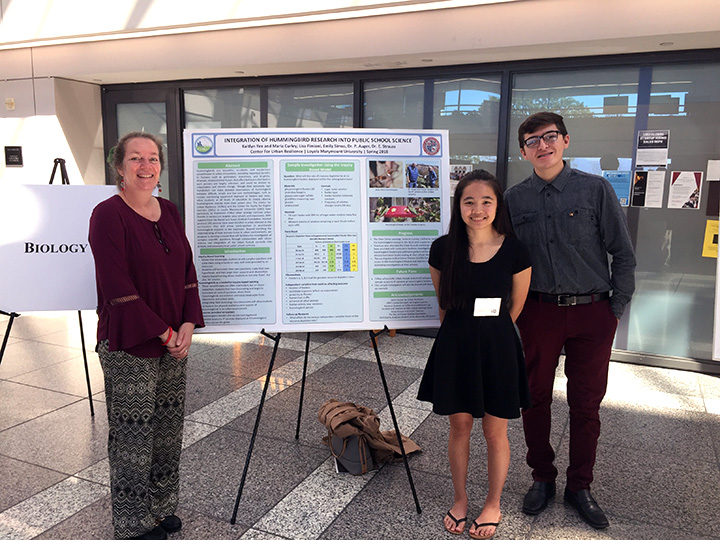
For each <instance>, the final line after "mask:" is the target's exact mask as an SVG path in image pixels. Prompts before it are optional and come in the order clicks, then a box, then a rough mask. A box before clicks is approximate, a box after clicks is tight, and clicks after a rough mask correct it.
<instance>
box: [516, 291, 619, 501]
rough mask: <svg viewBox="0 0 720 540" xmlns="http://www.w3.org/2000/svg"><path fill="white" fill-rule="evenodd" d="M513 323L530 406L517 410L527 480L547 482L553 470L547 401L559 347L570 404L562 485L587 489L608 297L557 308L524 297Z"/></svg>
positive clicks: (606, 354)
mask: <svg viewBox="0 0 720 540" xmlns="http://www.w3.org/2000/svg"><path fill="white" fill-rule="evenodd" d="M517 325H518V328H519V330H520V336H521V337H522V343H523V349H524V351H525V364H526V366H527V375H528V381H529V383H530V395H531V397H532V407H530V408H529V409H525V410H523V411H522V418H523V427H524V429H525V442H526V443H527V447H528V453H527V463H528V465H529V466H530V467H531V468H532V470H533V472H532V475H533V480H535V481H537V482H553V481H555V478H556V477H557V474H558V470H557V468H556V467H555V465H554V464H553V461H554V460H555V452H554V451H553V448H552V446H551V444H550V404H551V403H552V395H553V383H554V382H555V370H556V369H557V366H558V360H559V357H560V353H561V351H562V348H563V347H565V375H566V377H567V379H568V383H567V400H568V405H569V407H570V466H569V467H568V469H567V487H568V489H570V490H571V491H574V492H577V491H579V490H581V489H589V488H590V484H591V482H592V480H593V467H594V465H595V455H596V452H597V442H598V438H599V437H600V414H599V413H600V403H601V402H602V399H603V397H604V396H605V391H606V389H607V379H608V366H609V364H610V352H611V349H612V343H613V339H614V336H615V330H616V329H617V319H616V318H615V316H614V315H613V313H612V311H611V310H610V301H609V300H603V301H601V302H597V303H594V304H585V305H581V306H568V307H562V306H557V305H555V304H551V303H543V302H540V301H538V300H532V299H530V298H528V299H527V302H526V303H525V307H524V308H523V311H522V313H521V314H520V317H518V320H517Z"/></svg>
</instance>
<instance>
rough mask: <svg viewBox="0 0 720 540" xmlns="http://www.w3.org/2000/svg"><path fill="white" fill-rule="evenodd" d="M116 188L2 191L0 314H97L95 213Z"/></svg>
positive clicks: (44, 187)
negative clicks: (92, 246)
mask: <svg viewBox="0 0 720 540" xmlns="http://www.w3.org/2000/svg"><path fill="white" fill-rule="evenodd" d="M116 193H117V188H116V187H115V186H86V185H62V184H56V185H47V184H45V185H6V186H0V231H2V238H1V239H0V283H2V285H3V286H2V287H0V309H2V310H3V311H5V312H10V311H16V312H20V313H22V312H25V311H55V310H60V311H64V310H82V309H92V310H94V309H96V308H97V293H96V285H95V264H94V261H93V256H92V253H91V252H90V245H89V243H88V225H89V222H90V215H91V214H92V211H93V208H95V206H96V205H97V204H98V203H100V202H102V201H104V200H105V199H107V198H109V197H112V196H113V195H114V194H116Z"/></svg>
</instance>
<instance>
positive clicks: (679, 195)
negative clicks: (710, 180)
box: [668, 171, 703, 210]
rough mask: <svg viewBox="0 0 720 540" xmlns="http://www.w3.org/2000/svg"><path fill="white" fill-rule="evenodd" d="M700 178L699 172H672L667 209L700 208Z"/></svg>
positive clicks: (701, 175) (701, 174)
mask: <svg viewBox="0 0 720 540" xmlns="http://www.w3.org/2000/svg"><path fill="white" fill-rule="evenodd" d="M702 177H703V173H702V172H699V171H692V172H691V171H673V172H672V176H671V180H670V195H669V197H668V208H690V209H692V210H697V209H698V208H700V195H701V193H702V190H701V187H702Z"/></svg>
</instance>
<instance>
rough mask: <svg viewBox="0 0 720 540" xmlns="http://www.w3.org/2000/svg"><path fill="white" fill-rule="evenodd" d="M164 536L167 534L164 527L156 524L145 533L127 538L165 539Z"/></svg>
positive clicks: (132, 539)
mask: <svg viewBox="0 0 720 540" xmlns="http://www.w3.org/2000/svg"><path fill="white" fill-rule="evenodd" d="M166 538H167V534H166V533H165V529H163V528H162V527H160V526H159V525H158V526H157V527H155V528H154V529H152V530H150V531H148V532H146V533H145V534H141V535H140V536H133V537H132V538H128V539H127V540H165V539H166Z"/></svg>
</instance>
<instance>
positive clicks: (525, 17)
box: [0, 0, 720, 84]
mask: <svg viewBox="0 0 720 540" xmlns="http://www.w3.org/2000/svg"><path fill="white" fill-rule="evenodd" d="M17 1H20V0H17ZM716 47H720V2H718V1H717V0H685V1H684V2H682V3H680V2H671V1H667V0H602V1H595V0H520V1H515V2H509V3H498V4H491V5H475V6H467V7H458V8H452V9H442V10H435V11H420V12H411V13H402V14H389V15H378V16H370V17H360V18H351V19H340V20H326V21H315V22H299V23H289V24H278V25H270V26H261V27H252V28H240V29H228V30H213V31H202V32H193V31H191V32H186V33H180V34H168V35H157V36H150V37H130V38H123V39H107V38H105V39H104V40H100V41H83V42H75V43H66V44H54V45H45V46H33V47H25V48H16V49H11V50H0V66H1V68H0V69H2V71H3V73H2V74H1V75H0V79H6V80H7V79H13V78H29V77H63V78H68V79H73V80H79V81H87V82H91V83H95V84H113V83H124V82H148V81H159V80H173V79H199V78H218V77H239V76H241V77H253V76H264V75H286V74H301V73H326V72H338V71H363V70H376V69H396V68H410V67H429V66H444V65H454V64H468V63H485V62H501V61H510V60H525V59H539V58H556V57H573V56H591V55H601V54H623V53H634V52H651V51H670V50H687V49H702V48H716ZM718 59H719V60H720V56H719V58H718Z"/></svg>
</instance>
